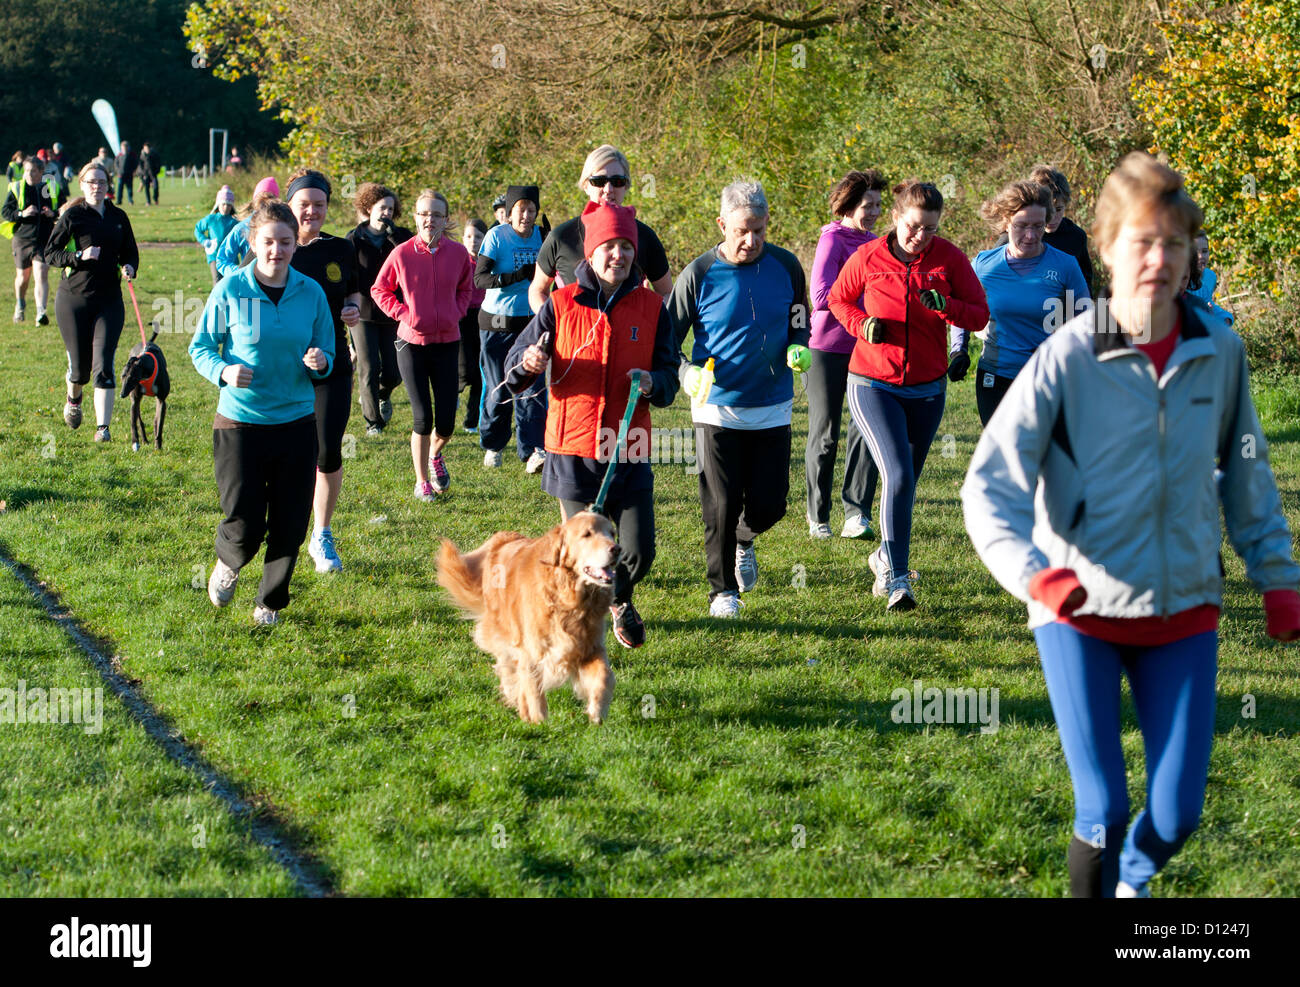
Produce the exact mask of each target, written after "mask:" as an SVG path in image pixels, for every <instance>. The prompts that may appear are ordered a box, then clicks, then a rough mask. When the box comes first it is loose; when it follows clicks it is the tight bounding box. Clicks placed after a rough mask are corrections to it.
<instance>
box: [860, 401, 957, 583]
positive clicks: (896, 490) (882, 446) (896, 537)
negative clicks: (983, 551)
mask: <svg viewBox="0 0 1300 987" xmlns="http://www.w3.org/2000/svg"><path fill="white" fill-rule="evenodd" d="M945 396H946V395H945V393H944V392H940V393H939V394H936V395H934V396H933V397H928V398H908V397H903V396H901V395H899V394H893V393H891V392H889V391H886V390H885V389H884V388H880V387H871V386H870V385H868V384H863V383H862V382H861V381H860V380H858V379H855V378H853V377H850V378H849V412H850V413H851V414H852V415H853V421H854V423H855V424H857V426H858V430H859V431H861V432H862V437H863V438H864V439H865V440H866V443H867V448H868V449H870V450H871V458H872V459H874V460H875V461H876V467H877V468H878V469H879V470H880V545H881V549H880V551H881V554H882V556H883V558H884V560H885V564H886V565H887V566H888V567H889V569H890V570H891V575H893V576H902V575H905V574H906V573H907V571H908V554H909V552H910V550H911V544H912V503H913V501H914V500H915V499H916V481H917V480H918V479H920V476H921V467H922V466H924V465H925V457H926V456H927V455H928V454H929V452H930V443H931V442H933V441H934V436H935V433H936V432H938V431H939V421H940V419H942V418H943V403H944V398H945Z"/></svg>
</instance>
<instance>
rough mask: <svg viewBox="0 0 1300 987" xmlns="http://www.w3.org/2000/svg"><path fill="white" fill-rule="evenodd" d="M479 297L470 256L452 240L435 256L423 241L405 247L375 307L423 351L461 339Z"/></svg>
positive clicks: (392, 261) (395, 256)
mask: <svg viewBox="0 0 1300 987" xmlns="http://www.w3.org/2000/svg"><path fill="white" fill-rule="evenodd" d="M399 290H400V291H401V293H402V294H401V297H400V298H399V297H398V296H397V292H398V291H399ZM473 294H474V265H473V263H472V262H471V261H470V259H469V251H468V250H466V249H465V248H464V247H463V246H461V245H460V244H459V243H457V242H456V241H455V240H451V239H448V238H447V237H443V238H442V239H441V240H439V241H438V249H437V250H436V251H433V252H432V253H430V251H429V247H428V245H427V244H426V243H425V242H424V241H423V240H421V239H420V238H419V237H418V236H414V237H412V238H411V239H409V240H407V241H406V242H405V243H402V244H399V245H398V246H397V248H396V249H395V250H394V251H393V252H392V253H391V254H389V255H388V257H387V259H386V260H385V261H384V265H383V267H381V268H380V269H379V274H378V275H377V276H376V277H375V283H374V284H373V285H372V286H371V288H370V297H371V298H373V299H374V300H375V304H376V305H378V306H379V307H380V308H381V309H382V310H383V312H384V314H385V315H387V316H388V317H389V318H391V319H396V320H397V323H398V325H397V335H398V336H400V337H401V338H402V339H405V340H406V341H407V342H408V343H417V344H419V345H424V344H427V343H450V342H453V341H455V340H458V339H460V320H461V317H462V316H464V314H465V313H466V312H467V311H469V302H470V297H471V296H472V295H473Z"/></svg>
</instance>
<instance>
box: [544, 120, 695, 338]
mask: <svg viewBox="0 0 1300 987" xmlns="http://www.w3.org/2000/svg"><path fill="white" fill-rule="evenodd" d="M631 187H632V167H631V165H629V164H628V162H627V155H625V154H624V153H623V152H622V151H620V150H619V149H618V148H616V147H615V146H614V145H613V144H601V145H600V147H598V148H596V149H595V150H593V151H592V152H591V153H590V154H588V155H587V160H586V161H584V162H583V163H582V173H581V175H580V177H579V178H578V188H580V189H581V190H582V191H583V193H584V194H585V195H586V196H587V199H588V201H590V202H594V203H596V204H597V205H611V206H621V205H622V204H623V199H624V198H625V197H626V196H627V191H628V189H629V188H631ZM636 228H637V235H638V238H639V239H638V241H637V242H638V243H639V244H640V246H639V249H638V250H637V255H636V265H637V270H639V271H640V272H641V274H640V277H641V278H643V279H644V280H645V281H647V282H649V284H650V287H651V288H653V289H654V290H655V291H656V292H657V293H658V294H659V297H660V298H667V297H668V295H669V293H670V292H671V291H672V290H673V278H672V272H671V271H670V270H669V268H668V254H667V253H666V252H665V251H664V245H663V244H662V243H661V242H660V241H659V237H658V236H657V235H656V234H655V231H654V230H652V229H650V227H648V226H646V225H645V223H643V222H641V221H640V220H639V219H638V220H637V221H636ZM583 249H584V248H583V227H582V217H581V216H576V217H574V218H573V219H570V220H569V221H567V222H564V223H561V224H560V225H559V226H557V227H555V229H553V230H551V232H550V235H548V236H547V238H546V242H545V243H544V244H542V250H541V253H539V254H538V255H537V266H536V269H535V270H534V273H533V282H532V284H531V285H529V286H528V304H529V305H530V306H531V308H532V310H533V311H534V312H540V311H541V310H542V303H543V302H545V301H546V296H547V295H548V294H549V293H550V290H551V285H552V283H557V287H558V286H563V285H566V284H573V283H574V272H575V271H576V270H577V267H578V265H579V264H581V263H582V261H583V259H584V256H583Z"/></svg>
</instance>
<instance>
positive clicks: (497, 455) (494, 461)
mask: <svg viewBox="0 0 1300 987" xmlns="http://www.w3.org/2000/svg"><path fill="white" fill-rule="evenodd" d="M483 465H484V466H486V467H487V468H488V469H493V470H494V469H496V468H497V467H499V466H500V465H501V450H500V449H489V450H488V451H487V452H485V453H483Z"/></svg>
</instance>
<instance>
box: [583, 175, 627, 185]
mask: <svg viewBox="0 0 1300 987" xmlns="http://www.w3.org/2000/svg"><path fill="white" fill-rule="evenodd" d="M587 181H589V182H591V184H592V185H594V186H596V188H604V187H605V186H606V185H613V186H614V188H627V184H628V182H627V175H592V176H591V177H590V178H588V179H587Z"/></svg>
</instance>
